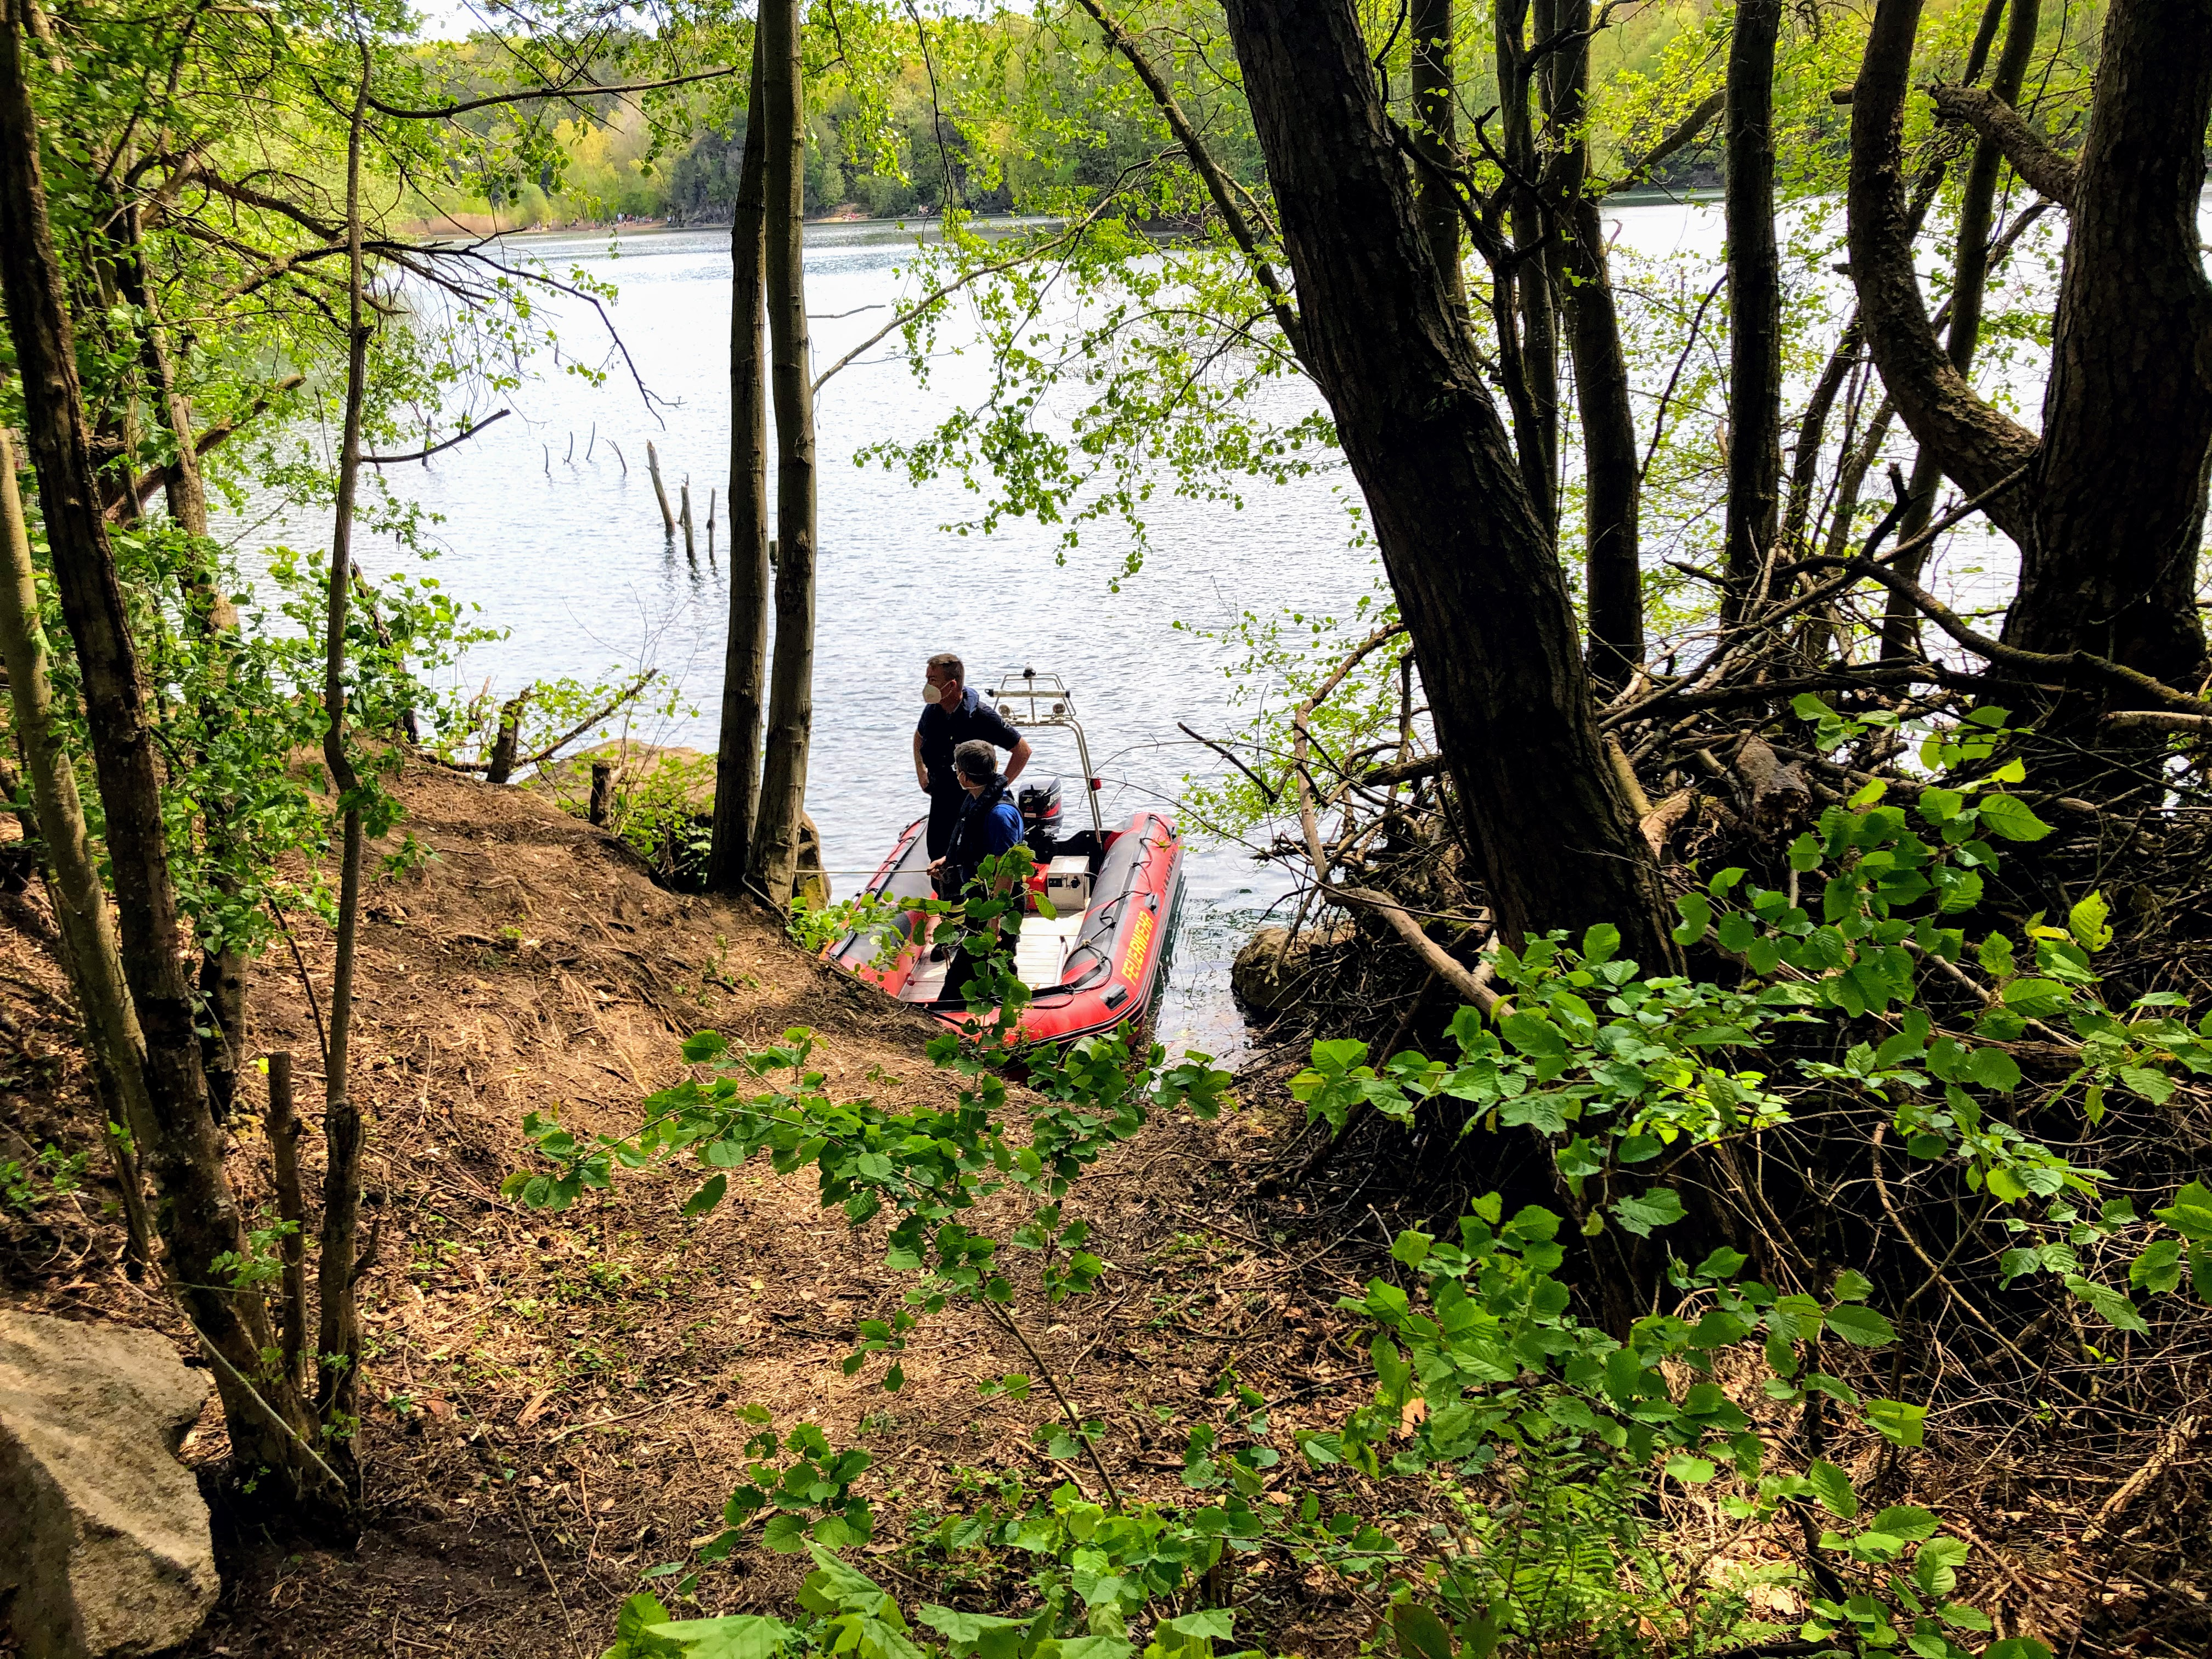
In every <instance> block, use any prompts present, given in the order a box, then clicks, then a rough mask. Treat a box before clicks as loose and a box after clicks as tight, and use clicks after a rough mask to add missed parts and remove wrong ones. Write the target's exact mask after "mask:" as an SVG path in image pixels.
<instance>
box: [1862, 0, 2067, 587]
mask: <svg viewBox="0 0 2212 1659" xmlns="http://www.w3.org/2000/svg"><path fill="white" fill-rule="evenodd" d="M1921 3H1922V0H1880V3H1879V4H1878V5H1877V7H1876V9H1875V18H1874V26H1873V28H1872V29H1871V31H1870V32H1869V34H1868V37H1867V46H1866V55H1865V58H1864V59H1863V61H1862V63H1861V64H1860V69H1859V76H1858V81H1857V84H1856V87H1855V88H1854V92H1853V96H1852V99H1851V168H1850V196H1849V204H1850V275H1851V281H1852V283H1853V285H1854V286H1855V287H1856V288H1857V289H1858V295H1859V319H1860V324H1861V326H1862V327H1863V329H1864V331H1865V334H1866V340H1867V345H1868V348H1869V350H1870V351H1871V352H1872V353H1873V356H1874V360H1875V367H1876V368H1879V369H1880V370H1881V379H1882V384H1883V386H1886V387H1887V389H1888V392H1889V394H1890V396H1891V398H1893V400H1894V401H1895V404H1896V406H1897V410H1898V412H1899V414H1900V415H1901V416H1903V417H1904V419H1905V425H1906V426H1907V427H1908V428H1910V429H1911V433H1912V435H1913V437H1914V438H1915V439H1917V441H1919V442H1920V444H1921V445H1922V447H1924V448H1925V449H1926V450H1927V451H1928V452H1929V453H1930V454H1931V455H1933V456H1934V457H1935V459H1936V463H1937V464H1938V465H1940V466H1942V469H1943V471H1945V472H1946V473H1947V474H1948V475H1949V476H1950V477H1952V478H1954V480H1956V481H1957V483H1959V485H1960V488H1962V489H1965V490H1966V492H1967V493H1968V494H1969V495H1984V494H1985V493H1987V492H1988V491H1990V489H1992V488H1993V487H1994V486H1995V485H1996V484H1997V483H2001V482H2002V480H2003V479H2005V478H2006V477H2008V476H2009V475H2011V474H2012V473H2015V472H2016V471H2019V470H2020V469H2021V467H2023V466H2027V465H2032V464H2033V462H2034V460H2035V459H2036V455H2037V450H2038V442H2037V440H2036V437H2035V435H2034V434H2033V433H2031V432H2029V431H2028V430H2027V428H2024V427H2022V426H2021V425H2020V424H2019V423H2018V422H2015V421H2014V420H2012V419H2011V418H2009V417H2008V416H2006V415H2004V414H2003V413H2002V411H2000V410H1997V409H1996V407H1994V406H1993V405H1991V404H1989V403H1987V402H1985V401H1984V399H1983V398H1981V397H1979V396H1978V394H1977V393H1976V392H1975V391H1974V389H1973V387H1972V385H1971V384H1969V382H1968V381H1967V380H1966V376H1965V375H1963V374H1960V372H1959V370H1958V368H1957V366H1956V365H1955V364H1954V363H1953V362H1952V361H1951V359H1950V356H1949V355H1948V353H1947V352H1946V351H1945V350H1944V349H1943V347H1942V343H1941V342H1939V341H1938V340H1937V339H1936V331H1935V329H1934V327H1933V326H1932V325H1930V323H1929V319H1928V307H1927V305H1926V303H1925V302H1924V301H1923V299H1922V297H1921V293H1920V281H1919V277H1918V276H1917V274H1916V272H1915V270H1914V268H1913V263H1912V231H1913V227H1912V224H1911V216H1910V214H1909V211H1908V209H1907V204H1906V201H1905V177H1904V165H1903V154H1902V151H1903V142H1902V132H1903V125H1904V114H1905V90H1906V86H1907V80H1908V76H1909V72H1910V70H1911V64H1912V46H1913V39H1914V35H1915V33H1916V32H1917V28H1918V26H1919V21H1920V10H1921ZM2035 495H2036V491H2035V489H2034V488H2033V480H2031V481H2030V483H2029V485H2028V487H2027V488H2023V489H2015V490H2011V491H2008V492H2006V494H2005V495H2004V496H2003V498H2002V501H1997V502H1993V503H1992V505H1991V507H1990V519H1991V520H1992V521H1993V522H1995V523H1996V526H1997V527H1998V528H1999V529H2001V530H2002V531H2003V532H2005V533H2006V534H2007V535H2008V536H2009V537H2011V538H2013V540H2015V542H2018V543H2020V544H2022V545H2023V546H2024V545H2026V544H2027V542H2028V540H2029V526H2030V525H2031V523H2032V521H2033V511H2034V498H2035Z"/></svg>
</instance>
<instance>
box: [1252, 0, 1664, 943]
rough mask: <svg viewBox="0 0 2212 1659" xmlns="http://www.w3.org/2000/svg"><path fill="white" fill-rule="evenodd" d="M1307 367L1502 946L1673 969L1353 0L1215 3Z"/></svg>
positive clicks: (1629, 820)
mask: <svg viewBox="0 0 2212 1659" xmlns="http://www.w3.org/2000/svg"><path fill="white" fill-rule="evenodd" d="M1227 11H1228V17H1229V26H1230V31H1231V35H1232V37H1233V39H1234V40H1235V42H1236V46H1237V58H1238V59H1239V61H1240V63H1241V64H1243V70H1244V80H1245V86H1246V89H1247V92H1248V94H1249V98H1250V100H1251V105H1252V112H1253V117H1254V120H1255V126H1256V130H1257V132H1258V136H1259V139H1260V143H1261V148H1262V149H1263V150H1264V152H1265V153H1266V155H1267V167H1268V173H1269V176H1270V178H1271V179H1272V180H1273V185H1274V190H1275V199H1276V204H1277V206H1278V209H1279V211H1280V214H1281V217H1282V227H1283V235H1284V242H1285V247H1286V248H1287V249H1288V251H1289V253H1290V258H1291V266H1292V269H1293V270H1294V271H1295V273H1296V276H1297V294H1298V296H1299V303H1300V306H1301V307H1302V316H1301V329H1302V331H1303V332H1304V337H1305V361H1306V363H1307V366H1308V368H1310V370H1311V371H1312V373H1313V374H1314V377H1315V379H1316V382H1317V383H1318V384H1319V386H1320V387H1321V389H1322V395H1323V396H1324V397H1326V398H1328V404H1329V407H1330V410H1331V412H1332V414H1333V415H1334V417H1335V420H1336V423H1337V429H1338V432H1339V434H1340V437H1341V440H1342V442H1343V445H1344V451H1345V454H1346V458H1347V459H1349V460H1350V462H1351V464H1352V471H1353V473H1354V475H1355V476H1356V477H1358V480H1359V483H1360V487H1361V489H1362V490H1363V492H1364V495H1365V496H1366V499H1367V502H1368V506H1369V508H1370V511H1371V512H1372V513H1373V514H1374V520H1375V529H1376V538H1377V539H1378V541H1379V543H1380V544H1381V547H1382V550H1383V562H1384V566H1385V568H1386V569H1387V571H1388V572H1389V576H1390V580H1391V584H1392V586H1393V587H1394V589H1395V592H1396V594H1397V597H1398V602H1399V606H1400V609H1401V613H1402V615H1403V616H1404V617H1405V620H1406V625H1407V631H1408V633H1409V634H1410V635H1411V636H1412V639H1413V647H1414V653H1415V657H1416V659H1417V661H1418V663H1419V668H1420V671H1421V683H1422V684H1423V685H1424V686H1425V688H1426V689H1427V690H1428V693H1429V699H1430V705H1431V709H1432V711H1433V716H1434V719H1435V721H1436V728H1437V744H1438V747H1439V749H1440V750H1441V752H1442V754H1443V759H1444V763H1445V765H1446V767H1447V769H1448V770H1449V773H1450V775H1451V777H1452V781H1453V782H1454V784H1455V787H1456V789H1457V792H1458V797H1459V799H1460V801H1461V802H1462V804H1463V805H1464V806H1465V808H1466V816H1467V817H1468V821H1469V823H1470V825H1471V828H1472V831H1473V836H1474V842H1475V843H1476V846H1475V849H1474V850H1475V851H1476V852H1477V854H1478V855H1479V856H1480V859H1481V860H1482V861H1483V863H1484V866H1485V869H1486V874H1487V877H1488V880H1489V884H1490V893H1491V897H1492V902H1493V904H1494V906H1495V908H1496V911H1497V915H1498V924H1499V927H1500V930H1501V932H1502V933H1503V934H1504V936H1505V937H1506V938H1507V939H1512V940H1516V941H1517V940H1519V939H1522V938H1524V937H1526V936H1527V935H1528V933H1531V932H1534V931H1539V930H1542V929H1546V928H1553V927H1565V928H1581V927H1587V926H1589V925H1590V924H1591V923H1595V922H1612V923H1614V924H1616V925H1617V926H1618V927H1620V931H1621V934H1622V937H1623V939H1624V940H1625V941H1626V945H1627V949H1628V951H1630V953H1631V954H1632V955H1634V956H1636V957H1638V959H1639V960H1640V961H1642V962H1643V963H1644V964H1645V965H1646V966H1647V968H1650V969H1655V970H1658V971H1664V970H1665V969H1666V968H1667V967H1668V966H1669V965H1671V964H1672V963H1674V962H1675V960H1676V959H1677V958H1676V953H1675V951H1674V945H1673V943H1672V941H1671V940H1670V939H1668V934H1667V931H1666V929H1665V927H1664V926H1663V924H1662V921H1661V918H1660V908H1661V896H1660V892H1659V887H1658V883H1657V879H1656V872H1654V870H1653V869H1652V867H1651V862H1650V853H1649V851H1648V849H1646V848H1644V845H1643V842H1642V838H1641V836H1638V833H1637V829H1636V823H1635V817H1634V815H1633V813H1632V811H1631V810H1630V808H1629V805H1628V802H1627V800H1626V798H1625V796H1624V794H1623V793H1622V791H1621V788H1620V783H1619V781H1618V780H1617V779H1616V778H1615V777H1614V775H1613V769H1612V768H1611V767H1610V766H1609V765H1607V763H1606V758H1605V753H1604V750H1603V749H1602V747H1601V744H1600V742H1599V738H1598V733H1597V730H1596V726H1595V721H1594V720H1593V718H1592V714H1591V709H1590V702H1589V680H1588V678H1587V677H1586V676H1585V675H1584V673H1583V667H1582V664H1581V661H1580V653H1579V651H1578V649H1577V643H1578V641H1577V635H1576V628H1575V621H1574V614H1573V611H1572V609H1571V606H1570V605H1569V603H1568V599H1567V592H1566V586H1565V582H1564V580H1562V579H1561V575H1560V572H1559V562H1558V560H1557V558H1556V557H1555V556H1554V555H1553V548H1552V544H1551V540H1550V538H1549V537H1548V536H1547V534H1546V532H1545V526H1544V525H1543V523H1542V521H1541V519H1540V518H1539V517H1538V515H1537V513H1536V511H1535V509H1534V506H1533V504H1532V502H1531V501H1530V499H1529V495H1528V489H1527V488H1526V486H1525V485H1524V483H1523V482H1522V475H1521V472H1520V470H1519V469H1518V468H1517V467H1516V465H1515V461H1514V457H1513V454H1512V452H1511V450H1510V447H1508V445H1507V442H1506V435H1505V430H1504V425H1503V424H1502V423H1501V422H1500V421H1499V419H1498V411H1497V410H1496V408H1495V407H1494V406H1493V404H1492V402H1491V398H1490V394H1489V392H1488V391H1487V390H1486V388H1485V386H1484V384H1483V380H1482V375H1481V371H1480V366H1479V365H1478V363H1477V362H1476V360H1475V357H1474V350H1473V349H1472V347H1471V345H1470V344H1469V343H1468V341H1467V339H1466V338H1465V337H1464V335H1463V333H1462V331H1461V330H1460V329H1459V328H1458V327H1457V326H1456V325H1455V321H1454V319H1453V317H1452V314H1451V308H1450V304H1449V297H1448V295H1447V291H1446V289H1445V286H1444V283H1443V277H1442V276H1441V274H1440V273H1439V272H1438V271H1437V268H1436V262H1435V259H1434V258H1433V256H1432V255H1431V252H1430V251H1429V248H1428V246H1427V243H1426V242H1425V240H1424V239H1423V237H1422V234H1421V228H1420V222H1419V216H1418V213H1417V211H1416V209H1415V204H1414V201H1413V188H1412V185H1411V184H1410V183H1409V181H1408V180H1407V176H1406V168H1405V165H1404V162H1403V161H1402V160H1401V158H1400V156H1399V155H1398V154H1397V152H1396V150H1395V146H1394V144H1393V143H1392V139H1391V136H1390V132H1389V126H1388V125H1387V123H1386V120H1385V116H1384V112H1383V106H1382V102H1381V100H1380V98H1379V97H1378V95H1377V93H1376V84H1375V77H1374V74H1373V72H1372V70H1371V67H1370V64H1369V62H1368V58H1367V48H1366V46H1365V43H1364V40H1363V38H1362V36H1361V33H1360V28H1359V21H1358V15H1357V13H1356V12H1355V10H1354V9H1353V7H1352V0H1229V4H1228V7H1227Z"/></svg>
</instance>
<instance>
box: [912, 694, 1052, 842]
mask: <svg viewBox="0 0 2212 1659" xmlns="http://www.w3.org/2000/svg"><path fill="white" fill-rule="evenodd" d="M966 680H967V671H966V670H965V669H964V668H963V667H962V666H961V663H960V659H959V658H957V657H956V656H954V655H953V654H952V653H951V652H950V651H940V652H939V653H937V655H935V656H933V657H932V658H931V659H929V667H928V671H927V681H926V683H925V685H924V688H923V693H922V709H921V722H920V723H919V724H918V725H916V726H915V729H914V775H915V782H917V783H918V784H920V785H921V787H922V789H923V790H924V791H925V792H926V793H927V794H928V796H929V843H928V844H929V856H930V858H931V859H932V860H937V859H941V858H943V857H944V856H945V850H946V849H947V848H950V847H951V845H952V826H953V825H954V824H955V823H958V822H959V820H960V812H961V809H962V808H963V806H965V805H967V803H968V793H967V791H965V790H964V789H963V788H962V787H960V781H959V779H958V777H957V775H955V772H954V769H953V765H952V751H953V750H955V749H957V748H958V747H959V746H960V745H961V744H963V743H967V742H969V741H976V740H980V741H981V742H983V743H986V744H995V745H996V746H997V747H999V748H1000V749H1004V750H1010V751H1011V752H1010V753H1009V754H1008V755H1007V757H1006V781H1007V782H1008V783H1012V781H1014V780H1015V779H1016V778H1018V777H1019V776H1021V775H1022V769H1023V768H1024V766H1027V765H1028V764H1029V763H1030V744H1029V739H1028V738H1024V736H1022V734H1021V733H1020V732H1017V731H1015V730H1014V728H1013V727H1012V726H1009V725H1007V724H1006V720H1004V719H1003V718H1001V717H1000V714H999V711H998V710H997V709H995V708H992V707H991V705H990V704H989V703H988V702H986V701H985V700H984V699H983V697H982V696H981V695H980V694H979V693H977V692H976V691H975V690H972V689H970V688H969V686H968V684H966ZM994 769H995V768H994ZM1018 816H1019V815H1018V814H1017V817H1018Z"/></svg>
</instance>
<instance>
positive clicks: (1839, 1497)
mask: <svg viewBox="0 0 2212 1659" xmlns="http://www.w3.org/2000/svg"><path fill="white" fill-rule="evenodd" d="M1805 1479H1806V1480H1808V1481H1810V1482H1811V1483H1812V1486H1813V1496H1814V1497H1815V1498H1819V1499H1820V1505H1821V1507H1822V1508H1823V1509H1825V1510H1827V1511H1828V1513H1829V1514H1831V1515H1832V1516H1836V1517H1838V1519H1839V1520H1844V1521H1849V1520H1850V1519H1852V1518H1853V1517H1854V1516H1857V1514H1858V1512H1859V1495H1858V1493H1857V1492H1854V1491H1852V1490H1851V1478H1850V1476H1849V1475H1847V1474H1844V1472H1843V1471H1842V1470H1841V1469H1839V1468H1837V1467H1836V1466H1835V1465H1834V1464H1833V1463H1831V1462H1827V1461H1826V1459H1824V1458H1815V1459H1814V1462H1813V1467H1812V1468H1808V1469H1807V1470H1806V1471H1805Z"/></svg>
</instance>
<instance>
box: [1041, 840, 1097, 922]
mask: <svg viewBox="0 0 2212 1659" xmlns="http://www.w3.org/2000/svg"><path fill="white" fill-rule="evenodd" d="M1044 896H1045V898H1046V900H1047V901H1048V902H1049V903H1050V904H1051V906H1052V908H1053V909H1054V911H1055V912H1057V913H1058V914H1059V915H1063V916H1065V915H1071V914H1073V915H1081V914H1082V913H1083V912H1084V911H1085V910H1088V909H1089V908H1091V860H1089V859H1086V858H1081V857H1078V856H1074V855H1072V854H1071V855H1070V856H1068V857H1066V858H1056V859H1054V860H1053V861H1052V862H1051V863H1050V864H1048V865H1047V866H1045V872H1044Z"/></svg>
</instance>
